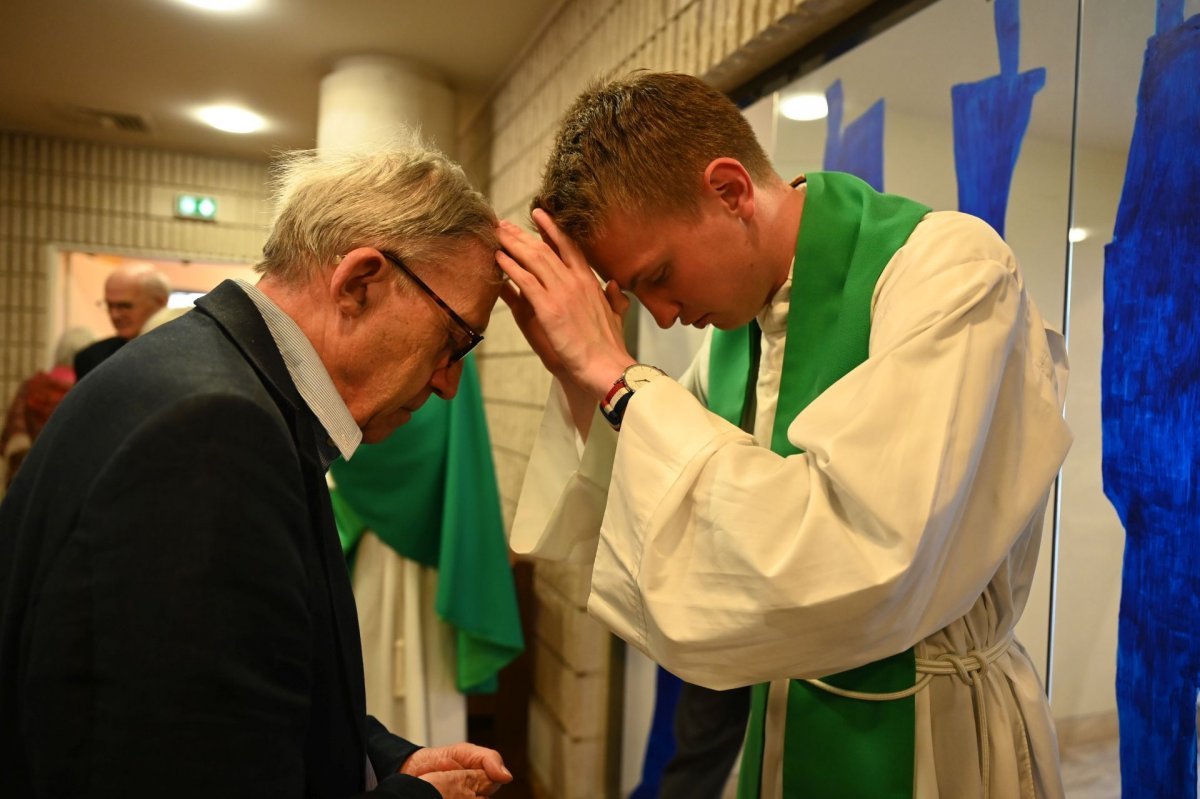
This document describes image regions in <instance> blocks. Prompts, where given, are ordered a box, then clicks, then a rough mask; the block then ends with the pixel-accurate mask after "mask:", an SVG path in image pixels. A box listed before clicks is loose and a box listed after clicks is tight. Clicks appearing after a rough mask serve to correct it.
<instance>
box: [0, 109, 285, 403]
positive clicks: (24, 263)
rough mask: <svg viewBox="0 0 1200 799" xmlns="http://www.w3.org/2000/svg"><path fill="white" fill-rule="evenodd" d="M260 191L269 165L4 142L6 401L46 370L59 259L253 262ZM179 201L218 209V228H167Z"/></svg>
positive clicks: (264, 219) (0, 363)
mask: <svg viewBox="0 0 1200 799" xmlns="http://www.w3.org/2000/svg"><path fill="white" fill-rule="evenodd" d="M265 182H266V165H265V164H262V163H254V162H249V161H240V160H235V159H223V158H210V157H204V156H196V155H188V154H184V153H175V152H168V151H162V150H151V149H143V148H135V147H121V146H114V145H105V144H93V143H85V142H81V141H72V140H69V139H58V138H52V137H47V136H37V135H29V134H22V133H13V132H8V131H0V320H2V321H0V396H2V397H6V398H8V397H12V396H13V393H14V392H15V391H16V389H17V385H18V384H19V383H20V381H22V380H24V379H25V378H26V377H28V376H29V375H30V374H32V373H33V372H35V371H36V370H37V369H40V368H44V367H45V366H46V363H45V360H46V357H47V351H48V347H49V346H50V345H51V344H52V342H47V341H46V338H47V332H46V316H47V312H46V308H47V300H48V297H47V292H48V279H47V278H48V269H49V268H50V267H51V265H52V264H53V252H54V251H55V250H56V249H59V248H61V249H65V250H79V251H85V252H90V251H103V252H111V253H117V254H121V253H128V254H134V255H143V256H156V257H163V258H180V259H183V258H188V259H192V260H212V261H241V262H253V261H255V260H257V258H258V255H259V253H260V251H261V249H262V243H263V240H264V238H265V232H266V225H267V223H268V222H269V219H268V213H269V205H268V202H267V197H266V187H265ZM177 191H178V192H194V193H203V194H206V195H211V196H214V197H216V198H217V201H218V218H219V219H220V221H218V222H200V221H184V220H176V219H174V218H172V216H171V214H172V202H173V199H174V195H175V193H176V192H177ZM97 299H99V298H97ZM96 332H97V333H98V334H99V335H101V336H105V335H111V332H110V331H96Z"/></svg>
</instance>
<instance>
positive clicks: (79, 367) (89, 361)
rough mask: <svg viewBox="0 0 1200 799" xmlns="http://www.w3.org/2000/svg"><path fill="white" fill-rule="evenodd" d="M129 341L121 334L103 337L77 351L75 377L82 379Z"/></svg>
mask: <svg viewBox="0 0 1200 799" xmlns="http://www.w3.org/2000/svg"><path fill="white" fill-rule="evenodd" d="M128 343H129V341H128V340H127V339H123V338H121V337H120V336H113V337H112V338H102V339H100V340H99V341H96V342H93V343H91V344H89V345H87V346H86V347H84V348H83V349H81V350H80V351H79V352H77V353H75V379H76V380H82V379H83V376H84V375H86V374H87V373H88V372H90V371H92V370H93V369H95V368H96V367H97V366H99V365H100V364H102V363H104V361H106V360H108V359H109V358H110V357H111V356H113V355H115V354H116V353H117V350H119V349H121V348H122V347H124V346H125V345H126V344H128Z"/></svg>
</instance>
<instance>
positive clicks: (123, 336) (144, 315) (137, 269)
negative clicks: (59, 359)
mask: <svg viewBox="0 0 1200 799" xmlns="http://www.w3.org/2000/svg"><path fill="white" fill-rule="evenodd" d="M170 294H171V286H170V284H169V283H168V282H167V279H166V278H165V277H163V276H162V273H160V272H158V271H156V270H155V269H154V267H152V266H149V265H148V264H135V265H133V266H126V267H122V268H120V269H117V270H116V271H114V272H113V273H112V274H110V275H109V276H108V277H107V278H106V279H105V281H104V306H105V307H106V308H107V309H108V318H109V320H110V321H112V326H113V330H115V331H116V333H117V334H116V335H115V336H112V337H110V338H105V339H101V340H100V341H97V342H96V343H95V344H92V345H91V346H89V347H86V348H84V349H82V350H80V351H79V352H78V353H77V354H76V355H75V379H76V380H82V379H83V376H84V375H86V374H87V373H88V372H90V371H92V370H93V369H95V368H96V367H97V366H99V365H100V364H101V363H103V362H104V361H105V360H106V359H108V358H109V357H110V356H111V355H113V354H114V353H115V352H116V351H117V350H119V349H121V347H123V346H125V344H126V343H127V342H128V341H129V340H130V339H133V338H135V337H136V336H138V335H139V334H140V333H141V332H142V328H143V327H144V326H145V324H146V320H147V319H149V318H150V317H151V316H153V315H154V314H155V313H156V312H157V311H159V310H161V309H162V308H165V307H166V305H167V299H168V297H169V296H170Z"/></svg>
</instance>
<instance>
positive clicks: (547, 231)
mask: <svg viewBox="0 0 1200 799" xmlns="http://www.w3.org/2000/svg"><path fill="white" fill-rule="evenodd" d="M532 217H533V222H534V224H535V225H537V226H538V229H539V230H540V231H541V232H542V237H543V238H547V239H549V240H550V243H551V245H552V246H553V247H554V249H555V251H556V252H557V253H558V254H559V256H561V257H562V260H563V262H564V263H566V264H568V265H570V266H577V265H582V266H584V267H587V259H586V258H584V257H583V251H582V250H580V249H579V245H578V244H576V243H575V240H574V239H572V238H571V237H570V236H568V235H567V234H566V233H563V232H562V229H561V228H559V226H558V224H557V223H555V221H554V217H552V216H550V214H548V213H546V212H545V211H544V210H542V209H541V208H535V209H533V214H532ZM588 271H589V272H590V271H591V269H590V268H588Z"/></svg>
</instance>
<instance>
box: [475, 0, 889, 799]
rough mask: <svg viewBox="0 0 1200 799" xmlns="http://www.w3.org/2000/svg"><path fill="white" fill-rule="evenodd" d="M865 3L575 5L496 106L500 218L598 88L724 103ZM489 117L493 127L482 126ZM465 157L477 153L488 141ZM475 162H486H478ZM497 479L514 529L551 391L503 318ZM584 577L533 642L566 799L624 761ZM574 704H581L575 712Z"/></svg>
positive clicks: (560, 573) (544, 748) (553, 588)
mask: <svg viewBox="0 0 1200 799" xmlns="http://www.w3.org/2000/svg"><path fill="white" fill-rule="evenodd" d="M869 4H870V3H869V2H868V0H777V1H772V0H653V1H652V0H568V1H567V2H564V3H563V4H562V5H561V6H560V7H559V8H558V10H557V13H556V16H555V17H554V19H553V20H552V21H551V22H550V23H549V24H548V25H547V26H546V28H545V29H544V30H543V31H542V32H541V34H540V36H539V38H538V39H537V41H536V42H534V43H533V44H532V46H531V47H530V49H529V50H528V51H527V53H526V55H525V57H524V58H523V59H522V61H521V62H520V63H519V64H518V65H517V67H516V69H515V70H514V71H513V72H512V73H511V76H510V77H509V78H508V80H507V81H506V82H505V83H504V84H503V86H502V87H501V89H500V91H499V92H498V93H497V94H496V95H495V97H494V98H493V100H492V102H491V103H490V107H489V108H488V114H490V119H491V128H490V130H491V136H490V143H489V146H490V170H489V178H488V180H487V184H488V190H489V193H490V197H491V199H492V202H493V204H494V205H495V206H496V210H497V212H498V213H499V214H500V215H501V216H502V217H505V218H508V219H512V220H514V221H524V220H526V219H527V206H528V203H529V200H530V198H531V197H532V196H533V194H534V192H535V191H536V189H537V186H538V181H539V178H540V170H541V168H542V164H543V163H544V161H545V158H546V155H547V153H548V151H549V147H550V143H551V139H552V136H553V134H554V131H555V128H556V126H557V124H558V121H559V118H560V116H561V114H562V113H563V111H564V110H565V109H566V107H567V105H568V104H569V103H570V102H571V101H572V100H573V99H574V98H575V97H576V96H577V95H578V94H579V92H580V91H581V90H582V89H583V88H584V87H585V86H586V85H587V83H588V82H590V81H591V80H593V79H595V78H597V77H603V76H606V75H613V74H619V73H622V72H625V71H628V70H630V69H634V68H639V67H645V68H649V69H654V70H672V71H679V72H687V73H690V74H695V75H700V76H702V77H704V78H706V79H707V80H709V81H710V82H711V83H713V84H714V85H716V86H718V87H719V88H721V89H724V90H731V89H733V88H735V87H736V85H737V84H738V83H740V82H741V81H743V80H746V79H748V78H750V77H752V76H753V75H754V74H756V73H757V72H759V71H761V70H762V69H764V68H766V67H768V66H770V65H771V64H773V63H774V62H775V61H776V60H778V59H779V58H780V57H782V56H783V55H786V54H787V53H789V52H791V51H794V50H795V49H797V48H798V47H799V46H801V45H802V44H804V43H806V42H807V41H810V40H811V39H813V38H815V37H816V36H817V35H819V34H820V33H822V32H824V31H825V30H827V29H828V28H829V27H831V26H832V25H834V24H836V23H837V22H839V21H841V20H843V19H845V18H846V17H848V16H850V15H851V14H852V13H853V12H855V11H858V10H860V9H862V8H863V7H865V6H867V5H869ZM478 118H483V117H478ZM465 136H467V137H471V138H472V143H471V145H470V146H467V147H464V148H463V149H462V150H460V154H462V155H463V156H464V158H465V159H466V160H468V161H471V160H473V154H475V153H478V152H479V147H480V142H479V128H478V126H471V127H470V128H469V129H468V130H467V131H466V133H465ZM476 163H477V162H476ZM479 364H480V373H481V378H482V383H483V393H484V399H485V402H486V405H487V414H488V423H489V427H490V430H491V435H492V442H493V451H494V453H495V460H496V471H497V476H498V478H499V481H500V493H501V500H502V502H503V505H504V513H505V518H506V520H507V521H508V522H511V520H512V515H513V511H514V509H515V506H516V500H517V497H518V495H519V493H520V489H521V480H522V478H523V476H524V472H525V465H526V461H527V459H528V453H529V450H530V448H531V446H532V442H533V438H534V434H535V433H536V430H537V425H538V422H539V420H540V418H541V412H542V407H543V404H544V402H545V398H546V393H547V390H548V387H549V378H548V376H547V375H546V373H545V370H544V369H542V367H541V365H540V364H539V362H538V361H537V358H536V357H535V356H534V355H533V354H532V353H531V352H530V350H529V348H528V347H527V345H526V344H525V342H524V340H523V339H522V338H521V335H520V333H519V331H518V330H517V329H516V326H515V324H514V323H513V322H512V319H511V316H510V314H509V313H508V311H507V308H505V307H504V306H502V305H501V306H500V307H498V308H497V310H496V313H495V315H494V317H493V320H492V324H491V327H490V328H489V329H488V338H487V341H486V342H484V344H483V346H482V352H481V353H480V359H479ZM587 584H588V575H587V573H586V571H584V570H582V569H579V568H571V567H565V566H559V565H553V566H550V565H546V564H539V565H538V567H537V578H536V585H537V598H538V603H539V611H538V613H539V623H538V627H537V629H536V630H535V631H533V635H532V636H531V638H532V639H533V640H532V641H531V649H532V650H533V652H534V659H535V668H534V671H535V675H536V676H535V681H536V685H535V690H536V693H537V696H536V697H535V698H534V700H533V703H532V706H531V711H530V714H531V716H530V752H531V758H532V759H533V761H534V762H533V763H532V767H533V772H534V775H535V777H536V778H537V780H538V782H540V783H541V786H542V787H543V789H545V791H546V792H548V794H549V795H551V796H554V797H556V798H557V799H575V798H576V797H578V798H579V799H583V798H584V797H586V798H587V799H595V798H596V797H601V796H606V795H615V794H616V793H617V792H618V791H617V780H618V776H617V769H618V766H619V763H618V762H617V760H618V755H617V752H619V751H620V746H619V742H618V741H617V740H614V739H613V738H612V737H611V735H610V733H612V732H613V731H612V730H609V729H608V727H607V725H606V723H605V718H606V714H605V712H596V708H597V707H598V706H599V707H601V708H603V707H607V704H606V703H607V702H608V701H609V699H610V698H611V697H609V694H608V692H607V688H606V686H610V685H612V684H613V682H612V680H611V679H610V677H611V675H610V674H609V671H608V668H609V667H608V664H609V653H608V647H609V636H608V634H607V633H606V632H605V631H604V630H603V629H602V628H601V627H600V626H599V625H598V624H597V623H596V622H595V621H593V620H592V619H591V618H589V617H588V616H587V614H586V611H585V609H584V603H585V600H586V591H587ZM565 697H576V698H578V699H579V701H575V702H566V701H564V698H565Z"/></svg>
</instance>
